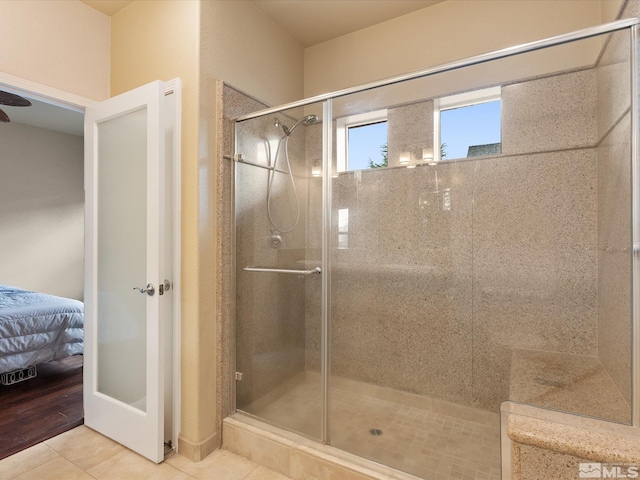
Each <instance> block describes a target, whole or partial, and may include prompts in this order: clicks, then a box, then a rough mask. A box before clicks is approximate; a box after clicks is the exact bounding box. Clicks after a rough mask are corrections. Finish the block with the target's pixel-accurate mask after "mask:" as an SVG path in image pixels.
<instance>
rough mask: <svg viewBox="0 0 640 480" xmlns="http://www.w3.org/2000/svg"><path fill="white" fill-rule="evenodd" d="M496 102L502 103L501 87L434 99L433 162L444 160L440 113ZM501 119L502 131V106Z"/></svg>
mask: <svg viewBox="0 0 640 480" xmlns="http://www.w3.org/2000/svg"><path fill="white" fill-rule="evenodd" d="M496 100H500V101H502V87H501V86H500V85H498V86H495V87H489V88H483V89H481V90H474V91H471V92H464V93H458V94H456V95H449V96H446V97H440V98H436V99H434V100H433V145H434V147H433V161H434V162H440V161H441V160H442V158H440V149H441V144H442V142H441V139H440V122H441V120H440V112H442V111H443V110H452V109H454V108H462V107H470V106H472V105H479V104H481V103H488V102H494V101H496ZM500 117H501V118H500V130H502V106H500ZM500 142H501V143H502V134H501V135H500Z"/></svg>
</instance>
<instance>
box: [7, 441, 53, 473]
mask: <svg viewBox="0 0 640 480" xmlns="http://www.w3.org/2000/svg"><path fill="white" fill-rule="evenodd" d="M42 443H44V442H42ZM36 445H39V444H38V443H36ZM36 445H33V446H31V447H29V448H33V447H35V446H36ZM45 447H47V448H48V449H49V450H51V451H52V452H53V453H55V454H56V457H61V456H62V455H60V454H59V453H58V452H56V451H55V450H53V449H52V448H51V447H49V446H48V445H45ZM29 448H27V449H25V450H21V451H19V452H17V453H14V454H13V455H18V454H20V453H22V452H26V451H27V450H29ZM13 455H10V456H8V457H6V458H11V457H12V456H13ZM56 457H53V458H49V459H48V460H44V461H43V462H42V463H38V464H37V465H34V466H33V467H31V468H29V469H28V470H25V471H24V472H22V473H19V474H18V475H15V474H9V475H11V477H10V478H9V479H8V480H13V479H14V478H18V477H20V476H21V475H24V474H25V473H28V472H31V471H32V470H35V469H36V468H39V467H41V466H42V465H44V464H46V463H49V462H50V461H51V460H55V459H56ZM6 458H3V459H2V460H6ZM2 460H0V461H2Z"/></svg>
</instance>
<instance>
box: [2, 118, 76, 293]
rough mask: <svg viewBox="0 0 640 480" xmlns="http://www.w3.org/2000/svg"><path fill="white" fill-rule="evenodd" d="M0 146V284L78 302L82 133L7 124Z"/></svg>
mask: <svg viewBox="0 0 640 480" xmlns="http://www.w3.org/2000/svg"><path fill="white" fill-rule="evenodd" d="M0 144H1V145H2V161H1V162H0V205H1V206H2V208H0V265H1V267H0V272H1V274H0V283H3V284H7V285H14V286H17V287H21V288H25V289H27V290H35V291H38V292H45V293H49V294H52V295H60V296H63V297H71V298H75V299H77V300H82V299H83V288H84V284H83V278H84V186H83V175H82V172H83V169H84V163H83V162H84V152H83V142H82V137H78V136H75V135H69V134H66V133H60V132H54V131H51V130H45V129H43V128H37V127H32V126H29V125H22V124H19V123H13V122H11V123H7V124H3V125H2V128H0Z"/></svg>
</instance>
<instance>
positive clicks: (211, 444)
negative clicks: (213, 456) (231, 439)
mask: <svg viewBox="0 0 640 480" xmlns="http://www.w3.org/2000/svg"><path fill="white" fill-rule="evenodd" d="M218 448H220V435H219V434H218V432H216V433H214V434H213V435H211V436H210V437H208V438H205V439H204V440H202V441H201V442H192V441H191V440H188V439H186V438H184V437H182V436H180V437H178V453H179V454H180V455H182V456H183V457H185V458H188V459H189V460H191V461H192V462H199V461H201V460H203V459H204V458H206V457H207V456H208V455H209V454H210V453H212V452H213V451H214V450H217V449H218Z"/></svg>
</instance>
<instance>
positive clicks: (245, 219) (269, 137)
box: [226, 87, 311, 412]
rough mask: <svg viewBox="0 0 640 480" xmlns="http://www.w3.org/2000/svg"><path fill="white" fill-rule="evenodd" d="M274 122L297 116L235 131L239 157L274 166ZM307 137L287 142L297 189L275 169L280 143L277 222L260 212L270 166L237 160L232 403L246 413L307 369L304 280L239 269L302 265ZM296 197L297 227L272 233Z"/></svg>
mask: <svg viewBox="0 0 640 480" xmlns="http://www.w3.org/2000/svg"><path fill="white" fill-rule="evenodd" d="M226 93H227V99H234V100H235V102H236V103H237V102H242V97H243V94H240V93H239V92H237V91H235V90H233V89H231V88H228V87H227V89H226ZM244 102H245V103H246V97H245V101H244ZM254 102H255V101H254ZM230 103H233V101H230ZM244 111H245V112H246V111H247V110H246V109H245V110H244ZM249 111H250V110H249ZM238 114H240V112H239V111H237V113H236V115H238ZM276 120H278V122H279V123H280V124H284V125H287V126H289V127H291V125H292V124H293V123H294V122H295V120H296V119H292V118H290V117H288V116H287V115H286V114H279V115H275V116H269V117H263V118H261V119H259V120H257V121H254V122H252V123H247V124H244V125H242V126H241V127H242V128H238V129H237V135H236V149H237V152H238V153H241V154H242V156H243V159H244V160H246V161H249V162H253V163H256V164H259V165H265V166H266V165H268V164H271V165H273V161H274V160H273V159H274V158H275V155H276V152H277V151H278V142H279V141H281V139H282V136H283V130H282V129H281V127H280V126H278V125H276ZM305 135H306V132H305V131H304V129H303V128H302V127H301V128H300V129H297V130H296V131H295V134H294V135H291V136H290V138H289V141H288V153H289V160H290V162H291V168H292V170H293V172H294V177H295V184H296V192H294V191H293V188H292V184H291V181H290V178H289V176H288V175H287V174H285V173H282V172H281V171H286V170H287V168H286V161H285V157H284V148H285V147H284V141H281V144H280V151H279V153H278V158H279V161H278V170H279V171H278V172H276V173H274V174H273V175H274V178H273V181H272V183H271V189H272V194H271V202H270V208H271V217H272V220H273V222H274V225H275V226H274V225H272V224H271V223H270V221H269V216H268V214H267V210H266V203H267V186H268V183H269V170H267V169H265V168H259V167H256V166H254V165H248V164H244V163H242V162H238V163H237V164H236V169H237V170H236V181H235V205H236V210H235V226H236V230H235V239H236V260H235V263H236V271H235V276H236V302H235V328H236V342H235V343H236V352H235V353H236V365H237V371H239V372H242V374H243V378H242V381H241V382H238V383H237V389H236V404H237V407H238V408H239V409H242V410H245V411H248V412H252V410H253V409H254V408H255V407H256V405H257V404H256V403H255V402H256V401H258V400H260V399H261V398H264V397H265V396H268V395H269V394H271V393H272V392H274V390H275V389H276V388H277V387H278V386H279V385H281V384H283V383H286V382H287V381H289V380H292V379H294V378H295V377H296V375H299V374H301V373H304V369H305V359H304V355H305V329H304V315H305V313H304V312H305V306H304V300H305V294H304V281H301V280H300V278H298V277H297V276H295V275H278V274H270V273H255V272H247V271H244V267H247V266H259V267H272V268H273V267H280V268H301V266H300V265H301V264H304V263H305V260H306V254H305V235H306V223H307V212H308V211H310V210H311V207H310V205H309V203H308V187H307V185H308V179H307V177H308V175H307V174H306V154H305V150H304V149H305V144H306V141H305ZM269 158H271V161H270V160H269ZM296 197H297V201H296ZM298 202H299V206H300V218H299V221H298V224H297V227H296V228H295V229H294V230H293V231H292V232H290V233H285V232H280V231H279V230H277V229H276V228H275V227H279V228H280V229H281V230H282V231H285V230H287V229H289V227H291V226H293V225H294V224H295V222H296V217H297V215H296V210H297V209H296V203H298ZM276 236H278V237H279V239H280V240H281V244H279V245H276V244H274V243H273V242H274V241H275V240H276Z"/></svg>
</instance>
